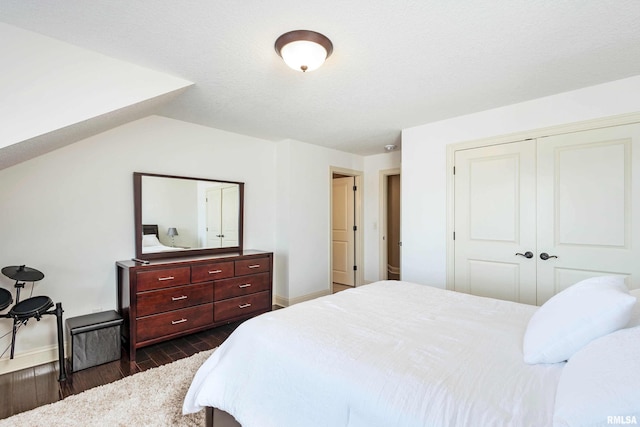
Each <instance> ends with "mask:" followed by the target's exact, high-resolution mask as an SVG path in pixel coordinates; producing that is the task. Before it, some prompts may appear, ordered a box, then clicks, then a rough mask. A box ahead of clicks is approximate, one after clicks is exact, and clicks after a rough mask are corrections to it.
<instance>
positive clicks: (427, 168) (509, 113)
mask: <svg viewBox="0 0 640 427" xmlns="http://www.w3.org/2000/svg"><path fill="white" fill-rule="evenodd" d="M638 94H640V76H635V77H631V78H628V79H623V80H618V81H614V82H610V83H605V84H602V85H597V86H592V87H588V88H584V89H580V90H575V91H571V92H566V93H562V94H558V95H553V96H548V97H544V98H539V99H535V100H532V101H528V102H523V103H520V104H515V105H510V106H506V107H502V108H496V109H493V110H488V111H483V112H480V113H476V114H470V115H466V116H462V117H457V118H453V119H449V120H443V121H440V122H435V123H430V124H426V125H423V126H417V127H414V128H409V129H405V130H403V132H402V190H401V192H402V214H401V215H402V224H401V227H402V232H401V233H402V278H403V279H404V280H409V281H414V282H418V283H425V284H430V285H434V286H438V287H442V288H444V287H445V284H446V245H447V239H449V238H450V236H447V235H446V218H447V211H446V180H447V171H446V146H447V145H448V144H453V143H457V142H463V141H471V140H478V139H484V138H489V137H494V136H500V135H508V134H515V133H518V132H524V131H529V130H535V129H540V128H546V127H550V126H556V125H561V124H567V123H573V122H580V121H585V120H592V119H597V118H603V117H607V116H614V115H621V114H628V113H635V112H639V111H640V96H638Z"/></svg>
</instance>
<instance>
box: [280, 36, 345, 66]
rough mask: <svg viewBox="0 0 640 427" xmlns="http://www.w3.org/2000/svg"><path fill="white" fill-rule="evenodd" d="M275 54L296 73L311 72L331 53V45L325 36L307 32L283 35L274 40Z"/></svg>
mask: <svg viewBox="0 0 640 427" xmlns="http://www.w3.org/2000/svg"><path fill="white" fill-rule="evenodd" d="M275 48H276V52H278V55H280V56H281V57H282V59H283V60H284V62H285V63H286V64H287V65H288V66H289V67H291V68H293V69H294V70H296V71H302V72H303V73H304V72H306V71H313V70H315V69H317V68H320V66H321V65H322V64H323V63H324V61H325V60H326V59H327V58H328V57H329V56H331V52H333V44H332V43H331V40H329V39H328V38H327V37H326V36H324V35H322V34H320V33H316V32H315V31H309V30H296V31H289V32H288V33H284V34H283V35H281V36H280V37H278V39H277V40H276V44H275Z"/></svg>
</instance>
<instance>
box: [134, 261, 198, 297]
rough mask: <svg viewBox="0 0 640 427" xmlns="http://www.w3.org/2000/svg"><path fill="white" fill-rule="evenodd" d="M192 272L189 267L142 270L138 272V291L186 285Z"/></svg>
mask: <svg viewBox="0 0 640 427" xmlns="http://www.w3.org/2000/svg"><path fill="white" fill-rule="evenodd" d="M190 273H191V270H190V268H189V267H179V268H166V269H161V270H148V271H140V272H138V273H137V278H138V291H148V290H151V289H162V288H170V287H172V286H179V285H186V284H187V283H189V278H190V276H191V274H190Z"/></svg>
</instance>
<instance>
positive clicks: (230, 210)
mask: <svg viewBox="0 0 640 427" xmlns="http://www.w3.org/2000/svg"><path fill="white" fill-rule="evenodd" d="M221 211H222V219H221V228H222V247H223V248H227V247H230V246H239V244H240V242H239V238H238V235H239V228H238V226H239V223H238V218H239V215H240V188H239V187H238V186H237V185H233V186H231V187H224V188H222V209H221Z"/></svg>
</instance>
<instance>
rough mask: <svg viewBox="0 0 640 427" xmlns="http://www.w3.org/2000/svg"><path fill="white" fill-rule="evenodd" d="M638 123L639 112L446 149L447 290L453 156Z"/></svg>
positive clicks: (451, 266) (451, 274) (449, 283)
mask: <svg viewBox="0 0 640 427" xmlns="http://www.w3.org/2000/svg"><path fill="white" fill-rule="evenodd" d="M638 122H640V112H638V113H630V114H620V115H616V116H610V117H605V118H598V119H592V120H585V121H580V122H573V123H566V124H561V125H556V126H549V127H544V128H538V129H532V130H528V131H523V132H515V133H511V134H504V135H496V136H492V137H488V138H482V139H476V140H470V141H462V142H458V143H453V144H449V145H447V147H446V148H447V153H446V155H447V159H446V169H445V170H446V174H447V181H446V184H447V188H446V195H447V200H446V209H447V225H446V263H447V265H446V275H447V277H446V289H448V290H453V289H454V280H455V243H454V240H453V233H454V231H455V220H454V218H455V217H454V215H455V204H454V194H455V186H454V179H453V168H454V166H455V161H454V160H455V152H456V151H458V150H464V149H469V148H478V147H486V146H490V145H499V144H509V143H511V142H517V141H522V140H536V139H538V138H542V137H545V136H553V135H562V134H565V133H573V132H580V131H584V130H592V129H599V128H606V127H611V126H619V125H627V124H632V123H638Z"/></svg>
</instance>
